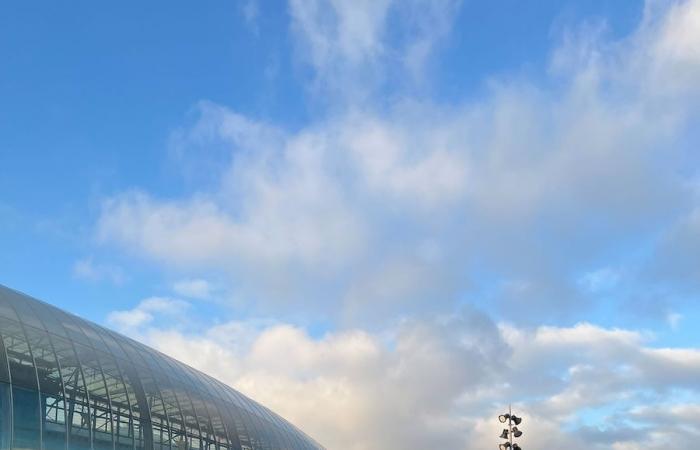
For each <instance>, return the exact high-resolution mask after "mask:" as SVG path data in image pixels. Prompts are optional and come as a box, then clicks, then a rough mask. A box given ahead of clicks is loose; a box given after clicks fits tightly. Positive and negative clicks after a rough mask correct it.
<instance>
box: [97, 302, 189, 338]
mask: <svg viewBox="0 0 700 450" xmlns="http://www.w3.org/2000/svg"><path fill="white" fill-rule="evenodd" d="M189 306H190V305H189V303H187V302H185V301H183V300H178V299H172V298H167V297H149V298H147V299H144V300H142V301H141V302H140V303H139V304H138V305H137V306H136V307H135V308H133V309H129V310H124V311H113V312H111V313H110V314H109V315H108V316H107V321H108V322H109V323H110V324H112V325H113V326H115V327H117V328H118V329H120V330H122V331H127V332H131V331H133V330H134V329H137V328H138V327H142V326H145V325H148V324H150V323H151V322H152V321H153V318H154V315H157V314H160V315H162V316H163V317H167V318H168V319H167V322H169V323H172V319H173V318H175V317H176V316H178V315H181V314H182V313H183V312H184V311H185V310H186V309H187V308H189Z"/></svg>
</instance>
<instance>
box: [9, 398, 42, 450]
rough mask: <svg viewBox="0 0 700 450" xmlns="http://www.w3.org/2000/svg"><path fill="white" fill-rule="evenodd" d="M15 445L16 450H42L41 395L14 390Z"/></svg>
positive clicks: (13, 445) (13, 444) (13, 446)
mask: <svg viewBox="0 0 700 450" xmlns="http://www.w3.org/2000/svg"><path fill="white" fill-rule="evenodd" d="M12 400H13V401H12V418H13V421H12V422H13V443H12V448H14V449H15V450H24V449H27V450H35V449H38V448H41V437H40V430H41V427H40V425H39V423H40V414H39V393H38V392H37V391H30V390H27V389H22V388H18V387H13V388H12Z"/></svg>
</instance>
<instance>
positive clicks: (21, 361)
mask: <svg viewBox="0 0 700 450" xmlns="http://www.w3.org/2000/svg"><path fill="white" fill-rule="evenodd" d="M0 334H2V340H3V342H4V344H5V351H6V352H7V359H8V361H9V363H10V375H11V377H12V384H13V385H15V386H20V387H24V388H28V389H33V390H35V391H36V390H38V388H37V383H36V371H35V370H34V361H33V359H32V354H31V351H30V350H29V344H28V343H27V339H26V338H25V336H24V331H23V330H22V328H21V327H20V325H19V323H17V322H14V321H11V320H7V319H4V318H0ZM37 404H38V400H37Z"/></svg>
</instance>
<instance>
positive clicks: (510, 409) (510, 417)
mask: <svg viewBox="0 0 700 450" xmlns="http://www.w3.org/2000/svg"><path fill="white" fill-rule="evenodd" d="M508 436H509V438H508V442H510V448H511V449H512V448H513V404H512V403H508Z"/></svg>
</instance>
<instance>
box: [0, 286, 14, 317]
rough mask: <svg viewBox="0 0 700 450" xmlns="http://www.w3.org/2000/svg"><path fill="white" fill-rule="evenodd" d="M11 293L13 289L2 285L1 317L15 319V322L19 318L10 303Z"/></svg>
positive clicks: (0, 287)
mask: <svg viewBox="0 0 700 450" xmlns="http://www.w3.org/2000/svg"><path fill="white" fill-rule="evenodd" d="M10 293H12V290H10V289H5V288H3V287H2V286H0V317H4V318H5V319H10V320H14V321H15V322H16V321H18V320H19V319H18V318H17V313H15V309H14V308H13V307H12V304H11V303H10Z"/></svg>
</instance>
